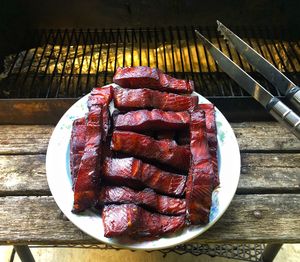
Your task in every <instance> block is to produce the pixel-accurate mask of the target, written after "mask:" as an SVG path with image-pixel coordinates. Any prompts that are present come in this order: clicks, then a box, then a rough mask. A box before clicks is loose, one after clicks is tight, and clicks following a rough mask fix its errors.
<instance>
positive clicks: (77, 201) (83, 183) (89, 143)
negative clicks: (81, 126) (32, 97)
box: [72, 107, 102, 212]
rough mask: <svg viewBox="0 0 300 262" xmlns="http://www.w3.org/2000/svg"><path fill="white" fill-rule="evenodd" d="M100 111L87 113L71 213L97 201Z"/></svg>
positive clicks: (100, 128)
mask: <svg viewBox="0 0 300 262" xmlns="http://www.w3.org/2000/svg"><path fill="white" fill-rule="evenodd" d="M101 123H102V109H101V107H93V109H91V111H90V112H89V113H88V119H87V126H86V137H85V147H84V153H83V156H82V159H81V163H80V166H79V170H78V175H77V180H76V183H75V186H74V205H73V210H72V211H73V212H80V211H84V210H85V209H87V208H90V207H92V206H93V205H94V204H95V203H96V201H97V199H98V190H99V184H100V172H99V169H100V160H101V139H102V137H101V135H102V125H101Z"/></svg>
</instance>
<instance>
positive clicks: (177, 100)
mask: <svg viewBox="0 0 300 262" xmlns="http://www.w3.org/2000/svg"><path fill="white" fill-rule="evenodd" d="M114 104H115V107H116V108H118V109H119V110H136V109H142V108H157V109H161V110H165V111H176V112H178V111H186V110H193V109H194V108H195V106H196V105H197V104H198V96H184V95H177V94H172V93H167V92H160V91H157V90H151V89H147V88H143V89H134V90H133V89H125V88H114Z"/></svg>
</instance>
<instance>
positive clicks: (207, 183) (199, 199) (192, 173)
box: [186, 109, 214, 225]
mask: <svg viewBox="0 0 300 262" xmlns="http://www.w3.org/2000/svg"><path fill="white" fill-rule="evenodd" d="M190 132H191V144H190V145H191V155H192V158H191V167H190V170H189V174H188V178H187V184H186V206H187V217H188V220H189V222H190V223H191V224H193V225H198V224H206V223H208V222H209V213H210V207H211V201H212V191H213V185H212V177H213V173H214V171H213V165H212V163H211V156H210V153H209V147H208V143H207V138H206V123H205V113H204V112H203V111H202V110H200V109H197V110H195V111H193V112H191V125H190Z"/></svg>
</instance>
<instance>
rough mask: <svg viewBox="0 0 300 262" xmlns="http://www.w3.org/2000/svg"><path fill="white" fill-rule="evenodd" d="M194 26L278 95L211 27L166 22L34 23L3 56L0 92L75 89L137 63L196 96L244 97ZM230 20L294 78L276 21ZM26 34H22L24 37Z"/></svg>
mask: <svg viewBox="0 0 300 262" xmlns="http://www.w3.org/2000/svg"><path fill="white" fill-rule="evenodd" d="M194 28H197V29H199V30H200V31H201V32H202V33H203V34H204V35H205V36H207V38H208V39H209V40H210V41H211V42H212V43H213V44H215V45H216V46H217V47H218V48H219V49H220V50H221V51H223V52H224V53H225V54H226V55H228V56H229V57H230V58H231V59H232V60H233V61H234V62H235V63H237V64H238V65H239V66H240V67H241V68H242V69H244V70H245V71H247V72H249V73H250V74H251V75H252V76H254V77H255V79H257V80H258V81H259V82H260V83H261V84H262V85H263V86H265V87H266V88H267V89H268V90H269V91H270V92H271V93H272V94H274V95H276V96H280V93H279V90H277V89H276V88H275V87H273V86H272V85H271V84H270V83H269V82H268V81H267V80H266V79H264V78H263V77H262V76H261V75H260V74H258V73H257V72H256V71H254V70H253V68H252V67H251V66H250V65H249V64H248V63H247V61H246V60H245V59H244V58H243V57H242V56H240V55H239V54H238V53H237V52H236V50H234V49H233V48H232V47H231V46H229V45H228V44H227V43H226V42H225V41H224V40H223V38H222V37H221V36H220V35H219V34H218V32H217V31H216V30H215V27H214V29H212V28H210V27H201V26H197V27H193V26H184V27H178V26H169V27H167V28H164V27H162V28H146V29H143V28H137V29H134V28H131V29H126V28H125V29H101V30H96V29H94V30H91V29H88V30H86V31H84V30H75V29H73V30H42V31H40V32H38V34H35V35H33V36H34V37H32V47H33V48H31V49H26V50H24V51H20V52H18V53H17V54H14V55H8V56H7V57H6V58H5V59H4V72H2V73H1V75H0V77H1V78H0V97H1V98H23V97H24V98H25V97H28V98H35V97H37V98H43V97H45V98H52V97H80V96H82V95H84V94H86V93H87V92H89V90H90V89H91V88H92V87H93V86H95V85H103V84H107V83H109V82H111V81H112V76H113V74H114V72H115V71H116V69H117V67H118V66H137V65H147V66H150V67H158V68H160V69H161V70H162V71H164V72H166V73H168V74H170V75H172V76H174V77H177V78H185V79H192V80H194V82H195V87H196V90H197V91H198V92H200V93H201V94H202V95H204V96H209V97H245V96H247V97H249V96H248V94H247V93H245V92H244V91H243V90H242V89H241V88H240V87H239V86H238V85H237V84H236V83H235V82H234V81H233V80H231V79H230V78H229V77H228V76H227V75H226V74H225V73H223V72H222V71H221V70H220V68H219V67H218V65H217V64H216V62H215V61H214V60H213V58H212V57H211V55H210V53H209V52H208V51H207V49H206V48H204V47H203V46H202V45H201V44H200V42H199V41H197V38H196V35H195V32H194ZM232 28H233V31H235V32H237V34H238V35H241V36H242V38H243V39H245V40H246V41H247V42H248V43H249V44H250V45H251V46H253V47H254V48H255V49H256V50H257V51H258V52H259V53H260V54H262V55H263V56H265V57H266V59H268V60H269V61H270V62H271V63H273V64H274V65H275V66H276V67H277V68H279V69H281V70H283V71H284V72H285V74H287V76H288V77H290V78H291V79H292V80H293V81H295V83H296V84H299V82H300V45H299V43H300V40H299V39H295V38H291V37H290V36H288V34H287V33H284V31H282V29H280V30H281V31H280V30H279V29H277V28H272V29H270V28H267V27H246V26H242V27H232ZM282 32H283V33H282ZM30 36H31V35H30V34H27V35H26V37H27V38H29V37H30ZM284 37H287V38H284ZM27 42H28V41H27ZM2 76H4V77H2Z"/></svg>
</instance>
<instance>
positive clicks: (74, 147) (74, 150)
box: [70, 117, 86, 187]
mask: <svg viewBox="0 0 300 262" xmlns="http://www.w3.org/2000/svg"><path fill="white" fill-rule="evenodd" d="M85 121H86V120H85V117H82V118H78V119H75V120H74V122H73V125H72V132H71V141H70V170H71V178H72V187H74V185H75V181H76V179H77V174H78V169H79V165H80V161H81V158H82V155H83V151H84V144H85V131H86V123H85Z"/></svg>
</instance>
